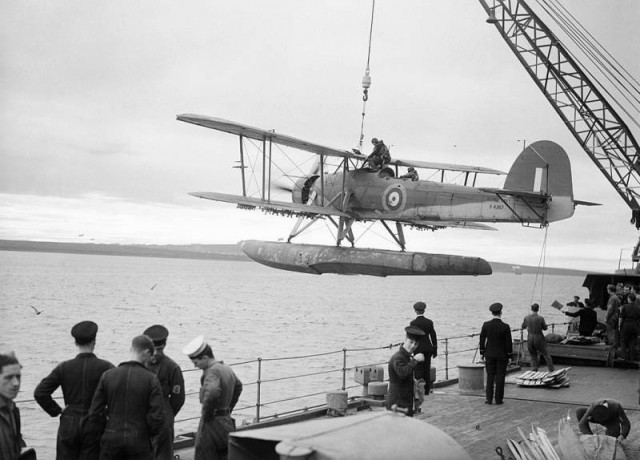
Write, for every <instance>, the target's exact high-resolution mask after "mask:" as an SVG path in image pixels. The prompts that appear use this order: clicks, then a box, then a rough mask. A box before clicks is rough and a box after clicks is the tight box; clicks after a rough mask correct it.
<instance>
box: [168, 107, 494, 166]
mask: <svg viewBox="0 0 640 460" xmlns="http://www.w3.org/2000/svg"><path fill="white" fill-rule="evenodd" d="M177 118H178V120H180V121H184V122H186V123H193V124H194V125H199V126H204V127H205V128H211V129H215V130H218V131H223V132H225V133H231V134H235V135H237V136H244V137H248V138H250V139H255V140H258V141H263V140H269V141H271V142H273V143H275V144H280V145H284V146H287V147H293V148H296V149H300V150H305V151H307V152H312V153H315V154H317V155H325V156H329V157H340V158H349V159H353V160H360V161H364V160H365V159H366V156H365V155H362V154H361V153H356V152H354V151H349V150H340V149H334V148H332V147H325V146H324V145H319V144H314V143H312V142H308V141H303V140H302V139H297V138H295V137H291V136H287V135H284V134H278V133H276V132H274V131H273V130H270V131H269V130H265V129H261V128H256V127H253V126H248V125H243V124H241V123H236V122H234V121H229V120H224V119H222V118H214V117H207V116H205V115H196V114H191V113H184V114H181V115H178V116H177ZM390 164H392V165H397V166H407V167H408V166H413V167H414V168H424V169H437V170H446V171H462V172H471V173H481V174H505V173H504V172H502V171H499V170H497V169H491V168H482V167H480V166H466V165H455V164H449V163H433V162H429V161H409V160H398V159H392V160H391V162H390Z"/></svg>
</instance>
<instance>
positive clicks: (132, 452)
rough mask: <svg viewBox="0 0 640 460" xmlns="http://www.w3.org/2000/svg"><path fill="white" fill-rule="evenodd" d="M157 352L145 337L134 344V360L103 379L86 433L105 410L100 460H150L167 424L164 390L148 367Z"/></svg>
mask: <svg viewBox="0 0 640 460" xmlns="http://www.w3.org/2000/svg"><path fill="white" fill-rule="evenodd" d="M154 352H155V350H154V348H153V342H152V341H151V339H150V338H149V337H147V336H146V335H139V336H137V337H135V338H134V339H133V340H132V342H131V360H130V361H126V362H124V363H120V364H119V365H118V367H116V368H115V369H110V370H108V371H107V372H105V373H104V374H102V377H101V378H100V382H99V383H98V388H96V393H95V394H94V395H93V400H92V401H91V408H90V409H89V417H88V420H87V422H86V423H85V427H83V431H84V430H87V431H89V430H95V429H96V428H99V425H98V426H96V423H95V421H96V419H97V418H98V419H99V418H100V417H101V416H102V414H104V412H105V411H106V413H107V417H108V420H107V424H106V427H105V428H104V433H103V434H102V438H101V439H100V460H151V459H153V451H152V448H151V438H152V437H153V436H155V435H157V434H158V432H159V431H160V429H161V428H162V426H163V424H164V408H163V403H162V389H161V388H160V382H159V381H158V378H157V377H156V376H155V375H153V373H151V371H149V369H148V368H147V364H148V363H149V360H150V359H151V357H152V356H153V354H154Z"/></svg>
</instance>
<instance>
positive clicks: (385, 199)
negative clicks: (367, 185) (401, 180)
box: [382, 184, 407, 212]
mask: <svg viewBox="0 0 640 460" xmlns="http://www.w3.org/2000/svg"><path fill="white" fill-rule="evenodd" d="M406 202H407V193H406V191H405V189H404V187H403V186H402V184H394V185H390V186H389V187H387V188H386V189H385V191H384V193H383V194H382V208H383V209H384V210H385V211H387V212H401V211H402V210H404V205H405V203H406Z"/></svg>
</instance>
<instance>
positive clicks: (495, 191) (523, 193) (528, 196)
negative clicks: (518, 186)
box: [480, 187, 547, 200]
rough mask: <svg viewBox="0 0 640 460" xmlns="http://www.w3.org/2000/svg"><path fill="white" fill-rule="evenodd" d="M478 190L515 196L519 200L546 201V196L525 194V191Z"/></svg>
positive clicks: (481, 188)
mask: <svg viewBox="0 0 640 460" xmlns="http://www.w3.org/2000/svg"><path fill="white" fill-rule="evenodd" d="M480 190H482V191H483V192H488V193H495V194H496V195H510V196H517V197H520V198H533V199H536V198H537V199H543V200H545V199H547V196H546V195H544V194H543V193H541V192H527V191H525V190H505V189H502V188H488V187H480Z"/></svg>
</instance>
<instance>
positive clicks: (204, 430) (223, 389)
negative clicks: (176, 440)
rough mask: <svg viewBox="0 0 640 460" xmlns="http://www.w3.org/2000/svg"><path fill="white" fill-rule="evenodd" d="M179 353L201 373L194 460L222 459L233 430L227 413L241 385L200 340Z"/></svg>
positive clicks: (236, 397) (229, 411)
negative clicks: (199, 414)
mask: <svg viewBox="0 0 640 460" xmlns="http://www.w3.org/2000/svg"><path fill="white" fill-rule="evenodd" d="M182 352H183V353H184V354H185V355H187V356H188V357H189V359H190V360H191V362H192V363H193V365H194V366H195V367H197V368H198V369H201V370H202V377H201V378H200V382H201V384H202V387H201V388H200V402H201V403H202V416H201V418H200V424H199V425H198V432H197V434H196V447H195V456H194V460H217V459H226V458H227V455H228V448H229V446H228V445H229V433H231V432H232V431H235V429H236V423H235V420H234V419H233V418H231V412H232V411H233V408H234V407H235V405H236V403H237V402H238V398H240V393H242V382H241V381H240V379H239V378H238V377H236V374H235V373H234V372H233V369H231V367H230V366H227V365H226V364H224V363H223V362H222V361H217V360H216V359H215V358H214V356H213V351H212V350H211V347H210V346H209V345H208V344H207V342H205V340H204V337H203V336H198V337H196V338H195V339H193V340H192V341H191V342H189V343H188V344H187V345H186V346H185V347H184V348H183V350H182Z"/></svg>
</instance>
